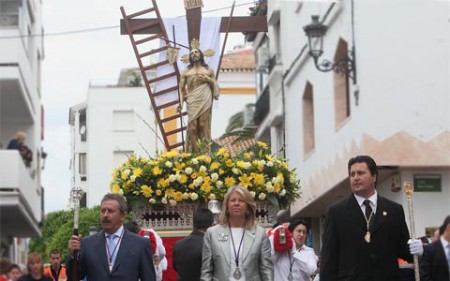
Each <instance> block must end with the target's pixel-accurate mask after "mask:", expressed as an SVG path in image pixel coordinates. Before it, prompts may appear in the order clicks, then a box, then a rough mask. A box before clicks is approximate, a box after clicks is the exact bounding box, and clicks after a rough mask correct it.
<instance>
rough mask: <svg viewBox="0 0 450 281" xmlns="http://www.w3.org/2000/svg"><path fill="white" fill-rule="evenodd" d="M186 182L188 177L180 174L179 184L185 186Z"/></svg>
mask: <svg viewBox="0 0 450 281" xmlns="http://www.w3.org/2000/svg"><path fill="white" fill-rule="evenodd" d="M187 180H188V177H187V176H186V175H185V174H182V175H181V178H180V183H181V184H185V183H186V182H187Z"/></svg>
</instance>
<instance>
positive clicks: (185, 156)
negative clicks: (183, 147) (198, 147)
mask: <svg viewBox="0 0 450 281" xmlns="http://www.w3.org/2000/svg"><path fill="white" fill-rule="evenodd" d="M191 155H192V154H191V153H186V152H183V153H181V158H183V159H184V158H188V157H191Z"/></svg>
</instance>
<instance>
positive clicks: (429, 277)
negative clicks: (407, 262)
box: [420, 240, 450, 281]
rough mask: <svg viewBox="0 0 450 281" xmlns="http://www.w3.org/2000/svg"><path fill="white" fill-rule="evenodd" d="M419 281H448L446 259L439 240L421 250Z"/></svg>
mask: <svg viewBox="0 0 450 281" xmlns="http://www.w3.org/2000/svg"><path fill="white" fill-rule="evenodd" d="M420 280H421V281H450V277H449V272H448V264H447V257H446V256H445V251H444V247H443V245H442V243H441V240H437V241H434V242H433V243H431V244H428V245H426V246H425V247H424V248H423V256H422V259H421V261H420Z"/></svg>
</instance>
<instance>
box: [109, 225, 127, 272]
mask: <svg viewBox="0 0 450 281" xmlns="http://www.w3.org/2000/svg"><path fill="white" fill-rule="evenodd" d="M124 231H125V229H124V230H122V233H121V234H120V236H119V240H118V241H117V242H116V245H115V246H114V249H113V251H112V253H110V252H109V245H108V242H107V241H106V239H105V246H106V252H107V254H108V261H109V265H110V266H112V259H113V256H114V254H115V253H116V250H117V246H119V244H120V240H122V236H123V233H124ZM113 235H114V234H110V235H109V236H113Z"/></svg>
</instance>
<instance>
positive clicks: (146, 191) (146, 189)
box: [141, 184, 153, 198]
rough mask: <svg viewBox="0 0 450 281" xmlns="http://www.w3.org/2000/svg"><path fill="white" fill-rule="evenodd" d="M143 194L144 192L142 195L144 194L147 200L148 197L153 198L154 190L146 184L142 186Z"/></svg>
mask: <svg viewBox="0 0 450 281" xmlns="http://www.w3.org/2000/svg"><path fill="white" fill-rule="evenodd" d="M141 192H142V194H144V196H145V197H146V198H148V197H150V196H152V193H153V190H152V189H151V188H150V187H148V185H145V184H144V185H142V186H141Z"/></svg>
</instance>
